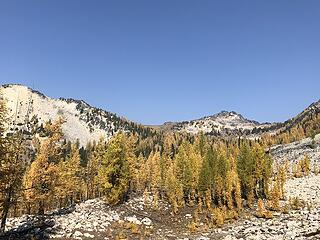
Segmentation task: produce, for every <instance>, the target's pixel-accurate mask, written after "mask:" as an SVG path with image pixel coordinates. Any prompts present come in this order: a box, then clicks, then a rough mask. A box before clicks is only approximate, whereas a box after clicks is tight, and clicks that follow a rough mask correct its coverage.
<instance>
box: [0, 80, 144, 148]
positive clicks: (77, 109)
mask: <svg viewBox="0 0 320 240" xmlns="http://www.w3.org/2000/svg"><path fill="white" fill-rule="evenodd" d="M0 91H1V93H2V94H3V97H4V98H5V100H6V103H7V108H8V111H9V119H10V123H9V128H10V131H14V130H17V129H23V130H24V131H25V133H29V134H30V135H32V134H35V133H37V132H39V131H40V129H41V124H44V123H45V122H47V121H49V120H50V121H54V120H56V119H57V118H58V117H63V118H64V119H65V120H66V123H65V124H64V125H63V131H64V134H65V137H66V138H67V139H68V140H70V141H76V140H77V139H79V141H80V144H81V145H86V143H87V142H89V141H93V140H96V141H97V140H99V138H100V137H102V136H103V137H105V138H106V139H109V138H110V137H111V136H112V135H113V134H114V133H115V132H117V131H119V130H124V131H132V132H134V131H135V132H142V131H147V130H148V129H147V128H144V127H143V126H140V125H138V124H135V123H133V122H130V121H128V120H126V119H123V118H120V117H118V116H117V115H116V114H113V113H110V112H107V111H105V110H102V109H98V108H94V107H92V106H90V105H89V104H87V103H86V102H84V101H79V100H74V99H63V98H60V99H53V98H49V97H46V96H45V95H43V94H42V93H39V92H37V91H34V90H32V89H30V88H28V87H26V86H22V85H2V86H1V88H0Z"/></svg>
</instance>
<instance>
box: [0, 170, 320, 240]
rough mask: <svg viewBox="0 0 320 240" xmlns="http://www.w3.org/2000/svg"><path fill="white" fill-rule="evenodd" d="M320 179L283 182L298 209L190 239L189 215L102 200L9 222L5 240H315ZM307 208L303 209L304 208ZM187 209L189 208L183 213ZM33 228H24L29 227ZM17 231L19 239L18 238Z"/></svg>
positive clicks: (139, 202)
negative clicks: (113, 204) (296, 200)
mask: <svg viewBox="0 0 320 240" xmlns="http://www.w3.org/2000/svg"><path fill="white" fill-rule="evenodd" d="M319 182H320V175H318V176H309V177H304V178H296V179H289V180H288V181H287V184H286V187H285V190H286V200H284V201H283V202H282V205H284V204H285V203H286V202H287V200H289V198H294V197H298V198H299V199H301V200H303V201H304V202H305V206H304V207H302V208H301V209H299V210H290V211H289V212H288V213H280V212H279V213H277V212H274V213H273V218H272V219H263V218H257V217H255V216H254V215H247V217H243V218H241V219H240V220H239V221H235V222H233V223H228V224H225V225H224V226H223V227H222V228H216V229H213V230H210V231H208V232H202V233H193V234H191V233H190V232H189V231H188V229H187V228H186V225H187V224H188V223H190V222H191V218H192V216H191V214H190V212H191V211H190V212H189V213H188V212H187V210H186V212H182V213H181V214H180V215H178V216H172V215H170V213H169V212H170V209H169V206H166V205H161V206H160V209H161V210H160V211H152V210H148V209H149V208H148V206H147V205H146V204H145V203H144V201H143V199H142V198H134V199H132V200H131V201H129V202H128V203H127V204H125V205H121V206H117V207H109V206H107V205H106V204H105V203H104V202H103V201H102V200H98V199H96V200H89V201H86V202H84V203H81V204H79V205H77V206H74V207H73V208H70V209H65V210H63V211H59V212H53V213H51V214H50V215H48V216H46V220H45V221H44V224H43V225H37V223H38V222H39V219H35V218H33V217H32V216H23V217H21V218H14V219H9V221H8V230H9V231H8V232H9V233H11V235H6V236H5V237H3V238H6V239H32V237H35V236H36V237H35V238H33V239H46V238H47V239H48V238H52V239H79V240H80V239H185V240H187V239H198V240H200V239H202V240H206V239H224V240H235V239H257V240H258V239H274V240H278V239H320V198H319V196H320V185H319ZM307 203H309V204H307ZM189 210H191V209H189ZM32 224H33V227H32V228H30V226H32ZM19 232H20V234H19Z"/></svg>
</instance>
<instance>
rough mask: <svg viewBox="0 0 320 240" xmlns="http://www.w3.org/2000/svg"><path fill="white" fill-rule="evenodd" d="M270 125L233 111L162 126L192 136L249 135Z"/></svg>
mask: <svg viewBox="0 0 320 240" xmlns="http://www.w3.org/2000/svg"><path fill="white" fill-rule="evenodd" d="M270 125H271V124H268V123H264V124H261V123H259V122H257V121H254V120H249V119H246V118H244V117H243V116H242V115H241V114H239V113H236V112H234V111H231V112H229V111H221V112H219V113H217V114H214V115H212V116H206V117H203V118H200V119H196V120H191V121H183V122H170V123H165V124H164V126H166V128H168V126H170V129H171V130H175V131H185V132H188V133H193V134H197V133H200V132H203V133H205V134H209V135H243V134H249V133H251V132H252V131H253V129H257V128H260V129H265V128H268V127H269V126H270Z"/></svg>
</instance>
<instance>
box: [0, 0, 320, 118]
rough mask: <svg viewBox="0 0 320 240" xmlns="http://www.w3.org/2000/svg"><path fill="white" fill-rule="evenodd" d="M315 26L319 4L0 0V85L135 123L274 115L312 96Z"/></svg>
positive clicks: (317, 83)
mask: <svg viewBox="0 0 320 240" xmlns="http://www.w3.org/2000/svg"><path fill="white" fill-rule="evenodd" d="M319 26H320V1H318V0H308V1H303V0H300V1H296V0H274V1H271V0H268V1H256V0H252V1H249V0H241V1H239V0H234V1H229V0H221V1H214V0H210V1H205V0H202V1H196V0H194V1H188V0H161V1H155V0H146V1H139V0H135V1H131V0H127V1H124V0H114V1H102V0H101V1H99V0H95V1H89V0H87V1H80V0H68V1H63V0H55V1H48V0H42V1H40V0H39V1H34V0H29V1H23V0H20V1H15V0H2V1H1V2H0V83H1V84H3V83H22V84H26V85H28V86H31V87H32V86H34V87H35V88H36V89H37V90H40V91H41V92H43V93H45V94H46V95H48V96H51V97H72V98H76V99H84V100H86V101H87V102H88V103H90V104H91V105H94V106H98V107H101V108H104V109H106V110H108V111H111V112H115V113H117V114H119V115H122V116H125V117H127V118H128V119H131V120H134V121H138V122H141V123H145V124H159V123H163V122H164V121H177V120H187V119H194V118H199V117H202V116H204V115H211V114H214V113H216V112H219V111H221V110H234V111H237V112H240V113H242V114H243V115H244V116H246V117H248V118H251V119H255V120H258V121H261V122H264V121H283V120H286V119H287V118H289V117H292V116H294V115H295V114H297V113H298V112H300V111H301V110H303V109H304V108H305V107H306V106H308V105H309V104H311V103H312V102H314V101H317V100H318V99H319V98H320V91H319V89H320V30H319V29H320V27H319Z"/></svg>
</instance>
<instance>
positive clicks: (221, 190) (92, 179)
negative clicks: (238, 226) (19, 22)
mask: <svg viewBox="0 0 320 240" xmlns="http://www.w3.org/2000/svg"><path fill="white" fill-rule="evenodd" d="M0 106H1V108H0V216H1V231H4V229H5V223H6V219H7V217H8V216H9V215H10V216H19V215H22V214H25V213H27V214H38V215H43V214H45V212H47V211H49V210H53V209H57V208H58V209H59V208H63V207H67V206H70V205H72V204H74V203H78V202H81V201H84V200H86V199H91V198H96V197H103V198H104V199H105V200H106V201H107V202H108V203H109V204H118V203H121V202H124V201H126V200H127V199H128V198H130V196H132V195H134V194H140V195H143V196H144V197H145V198H146V199H152V202H151V204H150V207H152V208H153V209H155V210H156V209H157V208H158V204H159V201H168V202H169V203H170V204H171V206H172V213H178V212H179V209H181V208H183V207H185V206H197V209H198V210H199V212H200V211H207V212H209V213H212V214H211V215H212V216H213V217H212V218H213V219H211V221H212V222H214V223H215V224H221V223H223V219H224V218H226V216H227V215H231V216H233V217H234V218H236V217H237V215H238V213H239V212H240V211H241V210H242V209H243V208H244V207H252V206H253V204H254V202H256V201H257V200H258V199H260V204H261V199H266V200H270V201H271V200H272V202H273V203H272V204H273V206H274V207H273V208H274V209H276V208H277V206H278V205H277V204H278V203H277V201H278V200H279V199H280V197H281V188H282V187H283V185H284V181H285V177H283V176H282V175H281V174H278V175H274V174H273V168H272V161H271V158H270V156H269V155H268V154H266V153H265V150H264V149H265V147H266V146H265V145H262V144H260V143H258V142H253V141H249V140H245V139H233V140H232V139H231V140H230V139H229V140H219V139H212V138H209V137H206V136H204V135H202V134H199V135H197V136H190V135H184V134H180V133H179V134H178V133H161V134H154V135H153V136H150V137H148V136H138V135H135V134H129V133H122V132H119V133H117V134H115V135H114V136H113V137H112V138H111V139H110V140H109V141H108V143H107V141H106V140H105V139H103V138H101V139H100V140H99V141H98V142H92V143H88V145H87V146H86V147H82V146H80V145H79V143H70V142H67V141H65V140H64V138H63V133H62V129H61V126H62V125H63V123H64V120H63V119H58V120H57V121H55V122H52V123H47V124H46V125H45V126H44V130H45V133H46V134H45V137H44V136H41V137H38V138H35V139H33V140H32V142H31V143H30V141H29V142H27V141H26V140H25V139H24V138H23V135H22V134H20V133H16V134H12V135H6V134H5V132H6V131H5V130H6V121H7V115H6V108H5V103H4V102H1V104H0ZM30 151H31V152H32V154H30ZM280 173H281V171H280ZM211 215H210V216H211Z"/></svg>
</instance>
